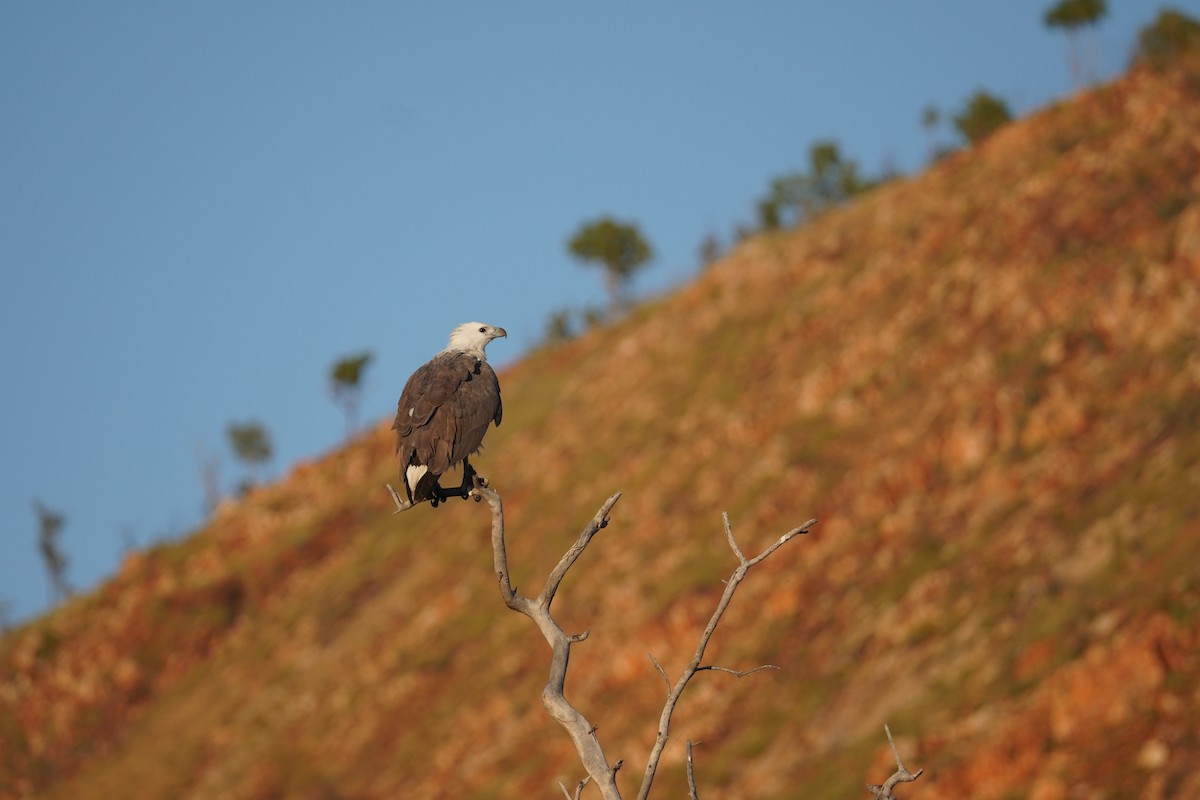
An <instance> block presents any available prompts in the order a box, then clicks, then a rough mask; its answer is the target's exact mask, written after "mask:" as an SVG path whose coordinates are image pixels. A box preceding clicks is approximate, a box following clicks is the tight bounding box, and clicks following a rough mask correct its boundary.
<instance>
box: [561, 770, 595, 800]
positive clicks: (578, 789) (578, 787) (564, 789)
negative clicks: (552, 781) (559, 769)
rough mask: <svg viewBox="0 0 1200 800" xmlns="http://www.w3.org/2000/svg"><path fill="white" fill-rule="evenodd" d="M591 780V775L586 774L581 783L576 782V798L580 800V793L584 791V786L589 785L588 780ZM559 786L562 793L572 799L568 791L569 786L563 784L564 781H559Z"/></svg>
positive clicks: (568, 799) (569, 799) (575, 799)
mask: <svg viewBox="0 0 1200 800" xmlns="http://www.w3.org/2000/svg"><path fill="white" fill-rule="evenodd" d="M590 780H591V777H590V776H585V777H584V779H583V780H581V781H580V782H579V783H577V784H575V797H574V800H579V795H580V793H581V792H582V791H583V787H585V786H587V785H588V781H590ZM558 788H560V789H562V793H563V794H565V795H566V796H567V800H572V798H571V795H570V793H569V792H568V791H567V787H565V786H563V785H562V781H559V782H558Z"/></svg>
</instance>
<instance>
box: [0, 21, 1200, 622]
mask: <svg viewBox="0 0 1200 800" xmlns="http://www.w3.org/2000/svg"><path fill="white" fill-rule="evenodd" d="M1049 5H1050V0H1005V2H989V3H975V2H969V3H968V2H963V0H924V1H920V0H914V1H913V2H880V0H843V2H839V3H804V2H795V0H791V1H790V2H747V3H733V2H725V3H717V2H691V3H686V4H685V3H631V2H612V3H604V4H600V3H581V2H562V1H561V0H559V2H513V3H503V4H502V3H474V4H468V3H461V2H449V3H408V2H392V3H369V2H363V3H353V4H350V3H338V4H334V3H308V2H298V3H286V4H285V3H270V2H266V3H233V2H222V1H220V0H218V1H217V2H205V3H186V2H172V1H171V0H166V1H158V0H156V1H155V2H114V3H64V2H41V1H40V0H39V1H35V0H9V1H8V2H4V3H2V4H0V186H2V187H3V188H0V365H2V366H3V369H4V373H5V377H4V380H3V387H4V388H3V392H2V394H0V398H2V399H0V403H2V404H3V405H2V412H3V413H0V426H2V428H0V601H6V602H7V603H8V610H9V616H10V618H11V619H22V618H25V617H27V616H29V615H30V614H34V613H38V612H39V611H41V610H43V609H44V608H45V607H46V605H47V597H48V591H47V580H46V577H45V574H44V571H43V568H42V563H41V560H40V557H39V556H38V553H37V549H36V522H35V516H34V513H33V511H32V505H31V504H32V501H33V500H34V499H35V498H36V499H39V500H41V501H42V502H43V503H45V504H46V505H47V506H49V507H51V508H53V509H56V510H59V511H61V512H62V513H63V514H65V515H66V518H67V521H66V525H65V527H64V529H63V534H62V547H63V549H64V551H65V552H66V554H67V556H68V558H69V560H70V567H69V577H70V580H71V581H72V583H74V584H75V585H76V586H77V587H81V588H87V587H90V586H93V585H95V583H96V582H97V581H98V580H100V579H102V578H103V577H104V576H105V575H108V574H111V572H112V571H113V570H114V569H115V568H116V566H117V565H118V563H119V560H120V557H121V553H122V549H123V547H124V543H125V542H126V541H127V540H134V541H136V542H138V543H139V544H142V545H144V544H147V543H149V542H152V541H154V540H157V539H159V538H163V537H167V536H180V535H183V534H185V533H186V532H187V531H188V530H190V529H191V528H192V527H194V526H195V525H196V524H197V523H198V522H199V521H200V519H201V516H202V504H203V492H202V490H201V483H200V478H199V464H200V461H201V458H202V456H203V455H204V454H207V455H208V456H220V458H221V461H222V472H221V476H222V482H223V484H224V485H225V486H226V487H229V486H232V484H233V483H234V482H235V481H236V480H237V479H239V478H240V477H241V474H242V472H241V470H240V468H239V467H238V465H237V464H236V463H234V461H233V459H232V458H231V456H230V455H229V450H228V446H227V444H226V440H225V427H226V425H227V424H228V423H229V422H230V421H241V420H247V419H257V420H260V421H261V422H263V423H264V424H265V425H266V426H267V428H268V429H269V431H270V433H271V434H272V436H273V438H274V441H275V445H276V451H277V454H276V457H275V459H274V462H273V464H272V466H271V468H270V474H271V475H272V476H277V475H281V474H283V473H284V472H285V471H286V469H287V466H288V465H289V464H292V463H294V462H295V461H296V460H298V459H302V458H306V457H311V456H314V455H317V454H319V453H321V452H324V451H327V450H329V449H330V448H332V447H334V446H336V445H337V444H338V443H339V442H340V441H341V439H342V436H343V432H344V431H343V427H344V424H343V418H342V416H341V412H340V411H339V410H338V408H337V407H336V406H335V405H334V404H333V403H332V402H331V400H330V397H329V394H328V391H327V386H326V373H327V370H328V368H329V366H330V364H331V363H332V362H333V361H334V360H335V359H336V358H337V357H339V356H341V355H345V354H348V353H352V352H356V351H358V350H361V349H363V348H370V349H371V350H373V351H374V353H375V356H376V359H375V361H374V363H373V364H372V366H371V367H370V370H369V371H368V373H367V386H366V391H365V394H364V400H363V417H364V419H366V420H370V421H373V420H377V419H379V418H383V417H386V416H389V415H390V414H391V413H392V412H393V410H394V408H395V401H396V397H397V395H398V394H399V390H400V388H401V386H402V385H403V383H404V380H405V379H406V378H407V376H408V374H409V373H410V372H411V371H412V369H414V368H415V367H416V366H418V365H419V364H420V363H422V362H423V361H425V360H426V359H427V358H428V357H429V356H430V355H432V354H433V353H434V352H436V351H437V350H438V349H440V348H441V347H442V345H443V344H444V342H445V339H446V335H447V333H448V332H449V330H450V329H451V328H452V327H453V326H454V325H456V324H458V323H459V322H463V321H467V320H474V319H480V320H483V321H486V322H491V323H494V324H498V325H503V326H504V327H506V328H507V329H508V331H509V334H510V335H509V339H508V340H507V341H505V340H501V341H499V342H497V343H495V344H493V345H492V346H491V347H490V348H489V351H490V355H491V356H492V358H493V360H494V361H496V362H497V363H499V364H501V365H503V364H504V363H507V362H511V361H512V360H514V359H516V358H519V357H520V355H521V354H522V353H523V352H524V351H526V350H527V349H529V348H530V347H531V346H532V345H534V344H535V343H536V342H537V341H538V339H539V338H540V336H541V335H542V332H543V330H544V327H545V321H546V318H547V317H548V315H549V314H550V313H551V312H552V311H554V310H556V309H558V308H562V307H564V306H570V307H575V308H577V307H581V306H584V305H589V304H591V305H599V304H601V303H603V301H604V294H603V286H602V283H601V281H600V277H599V275H598V274H596V273H595V272H593V271H591V270H588V269H585V268H583V267H581V266H579V265H578V264H577V263H576V262H574V261H572V260H571V258H570V257H569V256H568V254H567V252H566V249H565V241H566V239H567V238H568V237H569V236H570V235H571V234H572V233H573V232H574V231H575V230H576V229H577V228H578V227H579V225H580V224H581V223H582V222H584V221H585V220H589V219H592V218H594V217H596V216H598V215H601V214H613V215H616V216H618V217H621V218H624V219H628V220H633V221H636V222H637V223H638V225H639V226H640V227H641V229H642V231H643V232H644V234H645V235H646V236H647V238H648V239H650V240H651V242H652V243H653V245H654V246H655V249H656V251H657V253H658V257H657V259H656V261H655V262H654V264H653V265H652V267H651V268H650V269H649V270H647V271H646V272H645V273H644V274H643V276H642V277H640V278H639V280H638V282H637V286H636V288H637V291H638V292H639V293H641V294H647V293H656V292H661V291H664V290H665V289H668V288H670V287H671V286H674V285H678V284H679V283H681V282H683V281H686V280H687V279H688V278H689V277H690V276H692V275H694V274H695V271H696V263H697V257H696V252H697V246H698V245H699V243H700V241H701V239H702V238H703V237H704V236H705V235H706V234H708V233H716V234H717V235H719V236H721V237H722V238H723V239H725V240H726V241H727V240H728V238H729V234H730V232H731V231H732V229H733V228H734V226H736V225H738V224H746V223H750V222H751V221H752V219H753V213H752V209H753V206H754V203H755V201H756V199H757V198H758V197H760V196H761V195H762V194H763V192H764V191H765V188H766V186H767V184H768V182H769V181H770V179H771V178H772V177H775V176H778V175H781V174H783V173H786V172H789V171H793V170H797V169H803V168H804V167H805V165H806V158H807V152H808V148H809V146H810V145H811V144H812V143H813V142H814V141H817V140H820V139H830V138H831V139H834V140H836V141H837V142H838V143H839V144H840V145H841V147H842V150H843V153H845V154H846V155H848V156H850V157H853V158H854V159H856V160H857V161H858V162H859V163H860V165H861V166H862V167H863V168H864V169H865V170H866V171H868V172H869V173H878V172H880V171H881V170H882V169H884V168H885V167H887V166H893V167H897V168H899V169H901V170H902V171H904V172H912V171H915V170H917V169H919V168H920V166H921V165H922V164H923V163H924V161H925V159H926V156H927V153H928V150H929V146H930V142H929V138H928V135H927V133H926V132H925V131H924V130H923V129H922V127H921V124H920V116H921V111H922V109H923V108H925V107H926V106H927V105H929V104H933V105H935V106H937V107H938V108H940V109H943V110H949V111H954V110H957V109H958V108H960V107H961V106H962V104H963V102H964V101H965V100H966V98H967V97H968V96H969V95H970V94H971V93H972V92H974V91H976V90H977V89H981V88H983V89H987V90H988V91H991V92H993V93H995V94H998V95H1000V96H1001V97H1003V98H1005V99H1006V100H1007V101H1008V102H1009V104H1010V105H1011V107H1012V108H1013V109H1014V111H1015V112H1017V113H1018V114H1022V115H1023V114H1025V113H1028V112H1029V111H1031V110H1033V109H1036V108H1037V107H1039V106H1042V105H1044V104H1046V103H1047V102H1049V101H1051V100H1053V99H1055V98H1058V97H1062V96H1064V95H1066V94H1069V93H1070V92H1071V91H1072V77H1071V74H1070V72H1069V69H1068V60H1067V53H1068V50H1067V42H1066V38H1065V37H1064V36H1063V35H1062V34H1061V33H1056V32H1052V31H1047V30H1046V29H1045V28H1044V27H1043V25H1042V23H1041V17H1042V13H1043V11H1044V10H1045V9H1046V7H1048V6H1049ZM1174 6H1175V7H1176V8H1179V9H1182V10H1184V11H1186V12H1187V13H1189V14H1192V15H1193V16H1200V0H1189V1H1187V2H1176V3H1174ZM1157 8H1158V5H1157V4H1156V3H1153V2H1145V0H1137V1H1135V0H1125V1H1124V2H1122V1H1121V0H1113V2H1110V14H1109V17H1108V18H1107V20H1106V21H1105V22H1104V23H1103V24H1102V25H1101V26H1100V28H1099V29H1098V30H1097V31H1096V33H1095V41H1096V45H1097V52H1098V54H1099V60H1098V67H1099V73H1100V75H1101V77H1103V78H1109V77H1112V76H1113V75H1115V74H1117V73H1118V72H1120V71H1121V70H1122V69H1123V68H1124V65H1125V64H1126V62H1127V60H1128V56H1129V53H1130V49H1131V47H1132V45H1133V42H1134V39H1135V35H1136V31H1137V30H1138V29H1139V28H1140V27H1142V26H1143V25H1145V24H1146V23H1147V22H1148V21H1150V20H1151V19H1152V18H1153V17H1154V15H1155V13H1156V10H1157ZM941 136H942V140H943V141H950V140H951V139H952V138H953V135H952V134H951V133H950V132H949V131H943V133H942V134H941Z"/></svg>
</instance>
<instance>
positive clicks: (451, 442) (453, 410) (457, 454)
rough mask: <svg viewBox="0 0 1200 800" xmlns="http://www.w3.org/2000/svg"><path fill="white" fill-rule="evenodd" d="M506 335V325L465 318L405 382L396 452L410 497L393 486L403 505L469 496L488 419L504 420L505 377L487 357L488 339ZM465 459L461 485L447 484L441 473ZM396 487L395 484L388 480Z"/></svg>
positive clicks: (399, 504)
mask: <svg viewBox="0 0 1200 800" xmlns="http://www.w3.org/2000/svg"><path fill="white" fill-rule="evenodd" d="M501 336H507V333H506V332H505V330H504V328H497V327H495V326H494V325H486V324H484V323H482V322H466V323H463V324H462V325H459V326H458V327H457V328H455V329H454V330H453V331H451V332H450V343H449V344H448V345H447V346H446V349H445V350H443V351H442V352H440V353H438V354H437V355H436V356H434V357H433V358H432V359H430V360H429V362H428V363H427V364H425V366H423V367H421V368H420V369H418V370H417V371H416V372H414V373H413V374H412V377H411V378H409V379H408V383H406V384H404V391H403V392H401V393H400V402H399V403H398V404H397V406H396V421H395V422H394V423H393V424H392V428H393V429H394V430H395V431H396V455H397V456H399V459H400V480H401V482H402V483H403V484H404V493H405V495H407V498H408V502H403V501H402V500H401V498H400V496H399V493H398V492H396V491H395V490H394V489H393V490H392V497H393V498H394V499H395V500H396V508H397V510H398V511H403V510H405V509H408V508H412V507H413V506H414V505H416V504H417V503H421V502H424V501H426V500H429V501H431V502H432V503H433V505H434V507H436V506H437V504H438V503H440V502H442V501H443V500H446V499H447V498H449V497H463V498H466V497H467V496H468V494H469V492H470V491H471V489H472V487H473V486H474V477H475V470H474V469H472V468H471V464H470V463H469V462H468V461H467V457H468V456H470V455H472V454H474V453H476V452H478V451H479V448H480V446H481V445H482V443H483V434H484V433H486V432H487V429H488V425H489V424H491V423H493V422H495V423H496V424H497V425H499V424H500V416H501V414H502V408H501V406H500V382H499V381H497V380H496V373H495V372H494V371H493V370H492V368H491V366H489V365H488V363H487V357H486V356H485V355H484V352H483V349H484V348H485V347H487V344H488V342H490V341H492V339H497V338H499V337H501ZM460 462H461V463H462V465H463V479H462V485H461V486H459V487H458V488H457V489H444V488H442V486H441V484H439V483H438V478H440V477H441V476H442V474H443V473H445V472H447V471H448V470H449V469H450V467H452V466H453V465H455V464H458V463H460ZM388 488H389V489H391V486H390V485H389V486H388Z"/></svg>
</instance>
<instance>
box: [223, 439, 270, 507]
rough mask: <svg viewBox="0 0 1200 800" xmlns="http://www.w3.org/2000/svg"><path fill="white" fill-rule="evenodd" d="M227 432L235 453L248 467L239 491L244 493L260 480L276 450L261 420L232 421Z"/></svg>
mask: <svg viewBox="0 0 1200 800" xmlns="http://www.w3.org/2000/svg"><path fill="white" fill-rule="evenodd" d="M225 433H226V435H227V436H228V437H229V446H230V448H231V449H232V450H233V454H234V455H235V456H236V457H237V459H238V460H239V461H241V462H242V464H243V465H245V467H246V473H247V475H246V479H245V480H244V481H243V483H242V486H241V491H240V492H239V493H241V494H244V493H245V492H246V490H247V489H249V488H250V487H251V486H253V485H254V484H255V483H257V482H258V481H259V479H260V477H261V472H262V469H263V468H264V467H265V466H266V465H267V463H268V462H269V461H270V460H271V455H272V453H273V452H274V449H273V446H272V444H271V436H270V434H269V433H267V429H266V427H265V426H264V425H263V424H262V423H261V422H253V421H252V422H244V423H237V422H231V423H230V424H229V426H228V427H227V428H226V429H225Z"/></svg>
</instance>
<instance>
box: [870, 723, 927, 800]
mask: <svg viewBox="0 0 1200 800" xmlns="http://www.w3.org/2000/svg"><path fill="white" fill-rule="evenodd" d="M883 732H884V733H886V734H887V737H888V744H890V745H891V746H892V755H893V756H895V757H896V771H895V772H893V773H892V777H890V778H888V779H887V780H886V781H884V782H883V784H882V785H880V784H877V783H869V784H867V791H868V792H870V793H871V794H873V795H875V800H895V797H896V796H895V795H894V794H892V790H894V789H895V788H896V784H898V783H911V782H912V781H915V780H916V779H917V778H919V777H921V773H923V772H924V771H925V770H923V769H919V770H917V771H916V772H909V771H908V769H907V768H905V766H904V762H903V761H901V760H900V751H899V750H897V749H896V741H895V740H894V739H893V738H892V731H891V729H890V728H889V727H888V726H887V725H884V726H883Z"/></svg>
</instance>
